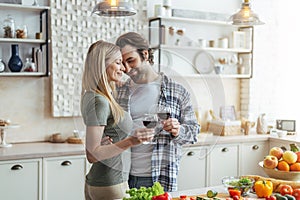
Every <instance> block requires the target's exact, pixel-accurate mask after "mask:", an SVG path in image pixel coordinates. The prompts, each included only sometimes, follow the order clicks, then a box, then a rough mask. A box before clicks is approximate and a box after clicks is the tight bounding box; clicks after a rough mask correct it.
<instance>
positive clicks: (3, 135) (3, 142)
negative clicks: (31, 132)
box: [0, 124, 19, 148]
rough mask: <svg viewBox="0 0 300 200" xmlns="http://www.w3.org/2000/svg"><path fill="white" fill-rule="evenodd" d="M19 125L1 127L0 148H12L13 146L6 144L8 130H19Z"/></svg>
mask: <svg viewBox="0 0 300 200" xmlns="http://www.w3.org/2000/svg"><path fill="white" fill-rule="evenodd" d="M18 127H19V125H17V124H12V125H8V126H0V137H1V143H0V148H1V147H12V144H9V143H6V130H7V129H11V128H18Z"/></svg>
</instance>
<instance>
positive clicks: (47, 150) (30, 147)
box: [0, 133, 300, 161]
mask: <svg viewBox="0 0 300 200" xmlns="http://www.w3.org/2000/svg"><path fill="white" fill-rule="evenodd" d="M267 140H271V141H272V140H273V141H282V140H283V141H287V142H298V143H300V136H297V135H291V136H290V135H289V136H286V137H283V138H278V137H277V136H271V135H266V134H265V135H260V134H249V135H237V136H216V135H212V134H205V133H201V134H199V137H198V142H197V143H196V144H193V145H185V146H188V147H190V146H195V147H196V146H202V145H211V144H227V143H236V142H238V143H244V142H255V141H257V142H259V141H267ZM70 155H85V148H84V145H83V144H69V143H50V142H32V143H17V144H13V145H12V147H6V148H0V161H3V160H15V159H32V158H43V157H57V156H70Z"/></svg>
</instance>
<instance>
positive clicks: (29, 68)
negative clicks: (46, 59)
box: [22, 58, 36, 72]
mask: <svg viewBox="0 0 300 200" xmlns="http://www.w3.org/2000/svg"><path fill="white" fill-rule="evenodd" d="M22 71H23V72H36V65H35V63H34V62H32V58H26V62H25V66H24V69H23V70H22Z"/></svg>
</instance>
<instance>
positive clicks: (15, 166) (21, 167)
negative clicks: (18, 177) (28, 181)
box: [10, 164, 23, 170]
mask: <svg viewBox="0 0 300 200" xmlns="http://www.w3.org/2000/svg"><path fill="white" fill-rule="evenodd" d="M10 169H11V170H21V169H23V166H22V165H19V164H17V165H14V166H12V167H11V168H10Z"/></svg>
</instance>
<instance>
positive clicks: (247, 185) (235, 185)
mask: <svg viewBox="0 0 300 200" xmlns="http://www.w3.org/2000/svg"><path fill="white" fill-rule="evenodd" d="M222 183H223V185H224V186H225V187H226V188H227V189H228V190H229V189H237V190H240V191H241V195H242V196H247V195H248V194H249V192H250V191H251V189H252V187H253V184H254V180H253V179H251V178H242V177H236V176H226V177H224V178H223V179H222Z"/></svg>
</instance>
